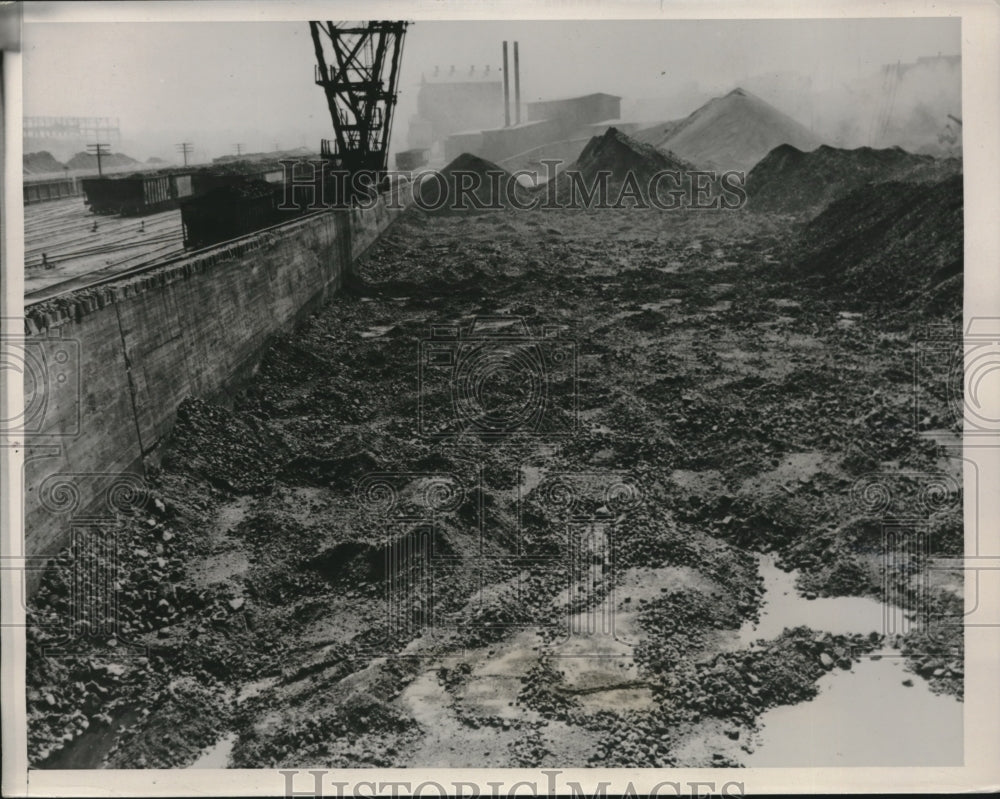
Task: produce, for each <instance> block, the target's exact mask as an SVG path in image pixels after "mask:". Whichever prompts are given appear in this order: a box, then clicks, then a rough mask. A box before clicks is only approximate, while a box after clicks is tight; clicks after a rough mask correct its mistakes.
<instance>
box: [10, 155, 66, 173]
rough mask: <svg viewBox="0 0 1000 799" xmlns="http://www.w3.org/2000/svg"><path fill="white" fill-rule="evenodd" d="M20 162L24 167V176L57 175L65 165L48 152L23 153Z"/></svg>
mask: <svg viewBox="0 0 1000 799" xmlns="http://www.w3.org/2000/svg"><path fill="white" fill-rule="evenodd" d="M21 162H22V164H23V166H24V174H26V175H44V174H47V173H50V172H52V173H59V172H62V171H63V170H64V169H65V168H66V165H65V164H64V163H62V162H61V161H57V160H56V157H55V156H54V155H52V153H50V152H49V151H48V150H42V151H41V152H39V153H25V154H24V155H23V156H22V158H21Z"/></svg>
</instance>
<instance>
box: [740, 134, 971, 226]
mask: <svg viewBox="0 0 1000 799" xmlns="http://www.w3.org/2000/svg"><path fill="white" fill-rule="evenodd" d="M961 171H962V162H961V160H960V159H958V158H944V159H942V158H934V157H933V156H930V155H915V154H913V153H908V152H906V151H905V150H902V149H900V148H899V147H890V148H886V149H881V150H875V149H872V148H871V147H859V148H857V149H854V150H844V149H839V148H836V147H829V146H827V145H822V146H820V147H818V148H817V149H815V150H813V151H812V152H808V153H807V152H802V151H801V150H799V149H798V148H796V147H792V146H791V145H788V144H784V145H781V146H780V147H776V148H775V149H773V150H772V151H771V152H770V153H768V154H767V156H766V157H765V158H764V159H763V160H762V161H761V162H760V163H759V164H757V166H755V167H754V168H753V170H751V172H750V174H749V175H748V176H747V185H746V189H747V196H748V197H749V201H748V207H749V208H751V209H753V210H759V211H777V212H784V213H799V212H812V213H816V212H818V211H820V210H821V209H822V208H824V207H826V206H827V205H829V204H830V203H831V202H832V201H833V200H836V199H837V198H839V197H843V196H844V195H846V194H849V193H850V192H852V191H854V190H855V189H858V188H860V187H862V186H864V185H865V184H868V183H884V182H886V181H891V180H894V181H905V182H907V183H934V182H937V181H940V180H942V179H944V178H947V177H949V176H952V175H957V174H961Z"/></svg>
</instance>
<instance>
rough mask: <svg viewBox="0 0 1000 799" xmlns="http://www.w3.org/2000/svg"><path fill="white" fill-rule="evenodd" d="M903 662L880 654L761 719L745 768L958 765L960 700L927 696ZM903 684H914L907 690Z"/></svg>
mask: <svg viewBox="0 0 1000 799" xmlns="http://www.w3.org/2000/svg"><path fill="white" fill-rule="evenodd" d="M886 654H888V653H886ZM903 665H904V664H903V659H902V658H900V657H892V656H886V657H883V658H882V659H881V660H867V659H866V660H862V661H861V662H860V663H857V664H855V665H854V668H853V669H852V670H851V671H850V672H845V671H841V670H840V669H834V670H833V671H831V672H829V673H827V674H826V675H824V676H823V677H821V678H820V680H819V683H818V687H819V691H820V693H819V695H818V696H817V697H815V698H814V699H813V700H811V701H809V702H802V703H800V704H798V705H787V706H783V707H777V708H774V709H772V710H769V711H767V712H766V713H765V714H764V715H763V716H762V717H761V721H762V722H763V724H764V729H763V731H762V733H761V737H760V742H759V744H758V746H757V748H756V750H755V751H754V752H753V753H752V754H750V755H748V756H747V757H746V760H745V765H747V766H750V767H768V766H772V767H778V766H780V767H786V768H787V767H794V766H810V767H823V766H960V765H962V762H963V713H962V709H963V705H962V703H961V702H958V701H957V700H955V699H953V698H952V697H950V696H941V695H938V694H934V693H931V691H930V689H929V688H928V687H927V684H926V683H925V682H924V681H923V680H922V679H920V678H919V677H915V676H914V675H913V674H911V673H909V672H907V671H905V670H904V668H903ZM905 679H912V680H913V687H912V688H908V687H906V686H904V685H903V680H905Z"/></svg>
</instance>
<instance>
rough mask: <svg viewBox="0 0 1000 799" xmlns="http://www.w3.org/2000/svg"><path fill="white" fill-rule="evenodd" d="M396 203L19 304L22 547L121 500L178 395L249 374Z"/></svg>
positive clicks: (157, 449)
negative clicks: (22, 309) (22, 307)
mask: <svg viewBox="0 0 1000 799" xmlns="http://www.w3.org/2000/svg"><path fill="white" fill-rule="evenodd" d="M405 199H406V198H403V200H404V202H405ZM398 213H399V210H398V209H391V208H388V207H386V205H385V203H384V202H380V204H379V205H378V207H376V208H372V209H368V210H353V211H331V212H326V213H323V214H319V215H316V216H312V217H307V218H304V219H300V220H297V221H295V222H293V223H290V224H288V225H285V226H283V227H281V228H276V229H272V230H271V231H267V232H264V233H261V234H258V235H256V236H253V237H249V238H246V239H242V240H241V241H239V242H238V243H235V244H232V245H228V246H226V247H220V248H217V249H215V250H212V251H210V252H208V253H206V254H202V255H199V256H197V257H192V258H190V259H187V260H185V261H183V262H180V263H175V264H171V265H169V266H167V267H163V268H162V269H159V270H156V271H155V272H150V273H145V274H143V275H141V276H139V277H136V278H132V279H123V280H122V281H121V282H118V283H114V284H110V285H106V286H102V287H100V288H96V289H91V290H84V291H80V292H76V293H74V294H71V295H69V296H68V297H67V298H61V299H58V300H52V301H49V302H47V303H44V304H42V305H39V306H33V307H30V308H28V309H27V311H26V321H25V325H26V338H25V342H24V344H25V346H24V355H25V367H24V373H25V406H26V412H25V417H24V426H25V430H26V444H27V448H26V457H25V471H24V489H25V552H26V554H27V555H29V556H36V557H37V558H40V557H42V556H46V557H47V556H51V555H52V554H54V553H55V552H57V551H58V550H59V548H60V547H62V546H65V545H66V544H67V543H69V541H70V538H71V531H72V529H73V528H74V527H75V526H78V525H79V523H80V520H81V519H83V520H87V519H107V518H111V517H113V515H114V513H115V511H116V510H118V509H120V508H121V507H122V506H123V505H128V504H129V502H130V501H131V500H132V499H133V498H134V492H135V491H136V490H138V489H141V486H142V480H141V479H137V477H136V476H141V475H142V474H143V471H144V468H145V465H146V464H147V463H150V462H156V460H157V459H158V458H159V456H160V454H161V449H162V447H161V445H162V443H163V441H164V440H165V438H166V436H167V435H168V434H169V432H170V430H171V427H172V425H173V422H174V417H175V413H176V410H177V407H178V406H179V405H180V403H181V401H182V400H183V399H184V398H185V397H187V396H190V395H197V396H202V397H207V398H213V397H215V398H218V397H219V396H220V395H223V394H225V393H226V392H228V391H230V390H232V389H233V388H234V387H236V386H238V385H239V384H240V383H241V382H242V381H244V380H245V379H246V378H247V377H248V376H249V375H250V374H252V372H253V371H254V370H255V369H256V367H257V365H258V362H259V358H260V357H261V355H262V353H263V350H264V347H265V346H266V344H267V343H268V341H269V340H270V339H271V337H272V336H274V335H275V334H277V333H279V332H281V331H284V330H288V329H290V328H292V327H293V326H294V325H295V324H296V323H298V322H299V321H301V320H302V319H303V318H304V317H305V316H307V315H308V314H309V313H311V312H312V311H314V310H316V309H317V308H319V307H320V306H321V305H322V304H323V303H324V302H326V301H327V300H328V299H329V298H330V297H331V296H332V295H333V294H334V293H335V292H336V291H337V289H338V288H339V287H340V285H341V283H342V280H343V278H344V275H345V274H346V273H347V272H348V271H349V270H350V268H351V265H352V263H353V261H354V260H356V259H357V258H358V256H359V255H361V254H362V253H363V252H364V251H365V250H366V249H367V248H368V247H370V246H371V244H372V243H373V242H374V241H375V240H376V239H377V238H378V237H379V235H380V234H381V233H382V232H383V231H384V230H385V228H386V227H387V226H388V225H389V224H390V223H391V221H392V220H393V219H394V218H395V217H396V216H397V214H398ZM38 562H40V560H39V561H38ZM39 574H40V573H37V572H31V573H29V579H28V587H29V591H31V590H34V588H35V587H37V584H38V577H39Z"/></svg>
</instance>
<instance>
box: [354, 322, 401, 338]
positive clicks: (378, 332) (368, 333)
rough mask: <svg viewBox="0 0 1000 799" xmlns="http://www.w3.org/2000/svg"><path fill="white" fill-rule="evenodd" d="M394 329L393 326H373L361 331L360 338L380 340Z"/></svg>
mask: <svg viewBox="0 0 1000 799" xmlns="http://www.w3.org/2000/svg"><path fill="white" fill-rule="evenodd" d="M394 327H395V325H374V326H373V327H369V328H368V329H367V330H364V331H362V333H361V338H381V337H382V336H384V335H385V334H386V333H388V332H389V331H390V330H392V329H393V328H394Z"/></svg>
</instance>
